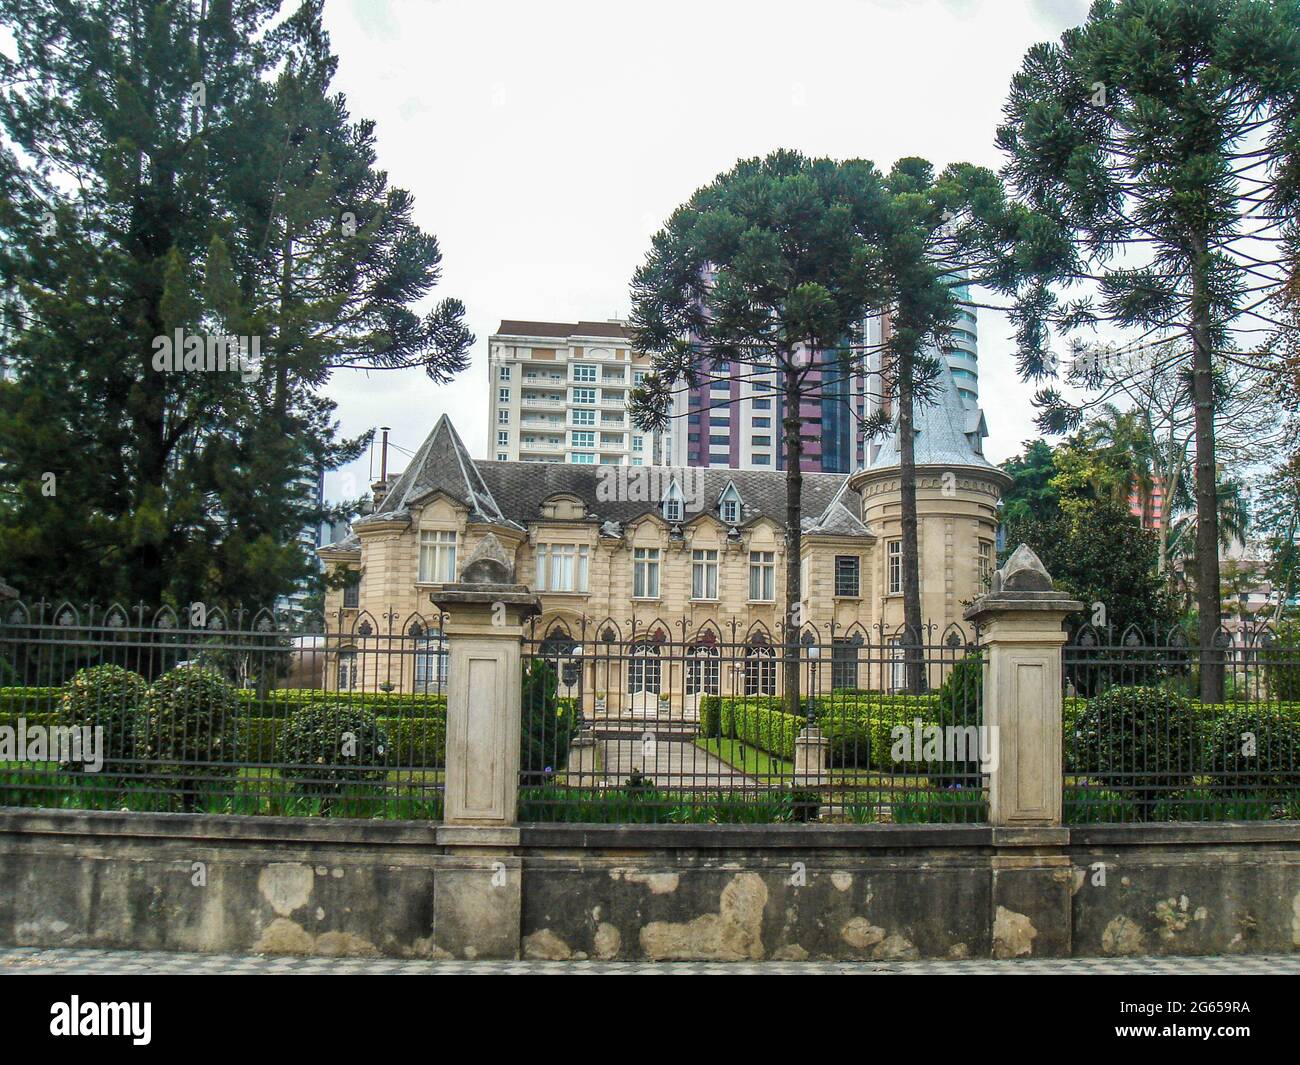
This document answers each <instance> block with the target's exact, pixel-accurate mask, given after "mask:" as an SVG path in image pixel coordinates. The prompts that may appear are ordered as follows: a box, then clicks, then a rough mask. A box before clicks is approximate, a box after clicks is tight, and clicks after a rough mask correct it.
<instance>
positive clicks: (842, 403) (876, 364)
mask: <svg viewBox="0 0 1300 1065" xmlns="http://www.w3.org/2000/svg"><path fill="white" fill-rule="evenodd" d="M887 328H888V320H887V319H885V318H883V317H882V316H879V315H877V316H873V317H870V318H867V319H864V320H863V321H862V322H861V323H860V324H859V326H858V327H857V328H856V329H855V330H854V332H853V335H852V336H848V337H845V338H844V352H845V356H846V358H845V360H844V361H843V363H838V364H837V363H836V362H835V360H834V358H833V357H821V356H819V357H818V358H817V360H816V364H817V366H818V367H820V368H818V369H813V370H810V371H809V373H808V377H807V378H806V382H805V386H804V391H805V393H806V397H805V398H804V399H802V400H801V401H800V406H799V411H800V416H801V418H802V421H803V435H804V455H803V464H802V465H803V469H804V470H805V471H806V472H809V473H851V472H853V471H854V470H856V469H859V468H860V467H861V466H862V465H863V464H864V462H865V461H866V458H867V455H866V453H865V447H866V445H865V442H864V441H863V440H862V439H861V435H860V433H859V427H860V425H861V421H862V418H863V417H864V416H865V415H866V414H867V413H869V412H870V411H871V410H874V409H875V407H876V406H878V405H879V392H878V389H877V393H876V395H875V396H873V395H872V394H871V391H870V385H871V383H872V381H873V379H874V380H877V381H878V378H879V370H880V365H881V357H880V353H879V351H880V346H881V344H882V343H883V342H884V340H885V338H886V337H887V336H888V333H887V332H886V330H887ZM873 371H874V373H875V375H876V376H875V378H873ZM712 376H713V378H714V379H713V380H706V381H704V382H702V383H701V384H700V385H699V386H698V387H697V388H694V389H689V390H684V391H682V392H680V393H678V394H677V395H676V396H675V397H674V407H673V414H674V417H673V423H672V426H671V428H670V429H669V431H668V432H667V434H665V435H666V437H667V439H666V451H667V454H668V456H669V457H668V458H666V459H665V461H670V462H672V463H673V464H675V465H683V466H719V467H720V466H730V467H733V468H735V469H743V470H781V469H784V468H785V457H784V456H785V448H784V442H783V440H782V428H781V423H782V420H783V418H784V415H785V397H784V396H783V395H782V393H781V378H780V375H779V374H777V373H776V372H771V373H756V372H755V368H754V367H753V366H751V365H745V366H740V367H737V368H736V370H735V371H733V370H732V368H731V367H730V366H727V365H726V364H725V363H723V364H719V366H718V367H717V368H716V372H715V373H714V374H713V375H712Z"/></svg>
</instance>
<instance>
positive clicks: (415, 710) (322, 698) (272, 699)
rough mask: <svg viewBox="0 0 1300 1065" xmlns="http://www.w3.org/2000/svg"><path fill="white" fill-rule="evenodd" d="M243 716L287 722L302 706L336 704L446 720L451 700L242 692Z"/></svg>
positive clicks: (299, 690) (318, 690) (314, 691)
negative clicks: (284, 719)
mask: <svg viewBox="0 0 1300 1065" xmlns="http://www.w3.org/2000/svg"><path fill="white" fill-rule="evenodd" d="M238 694H239V704H240V710H241V713H243V714H246V715H248V716H250V717H279V718H287V717H288V716H289V715H290V714H292V713H293V712H294V710H296V709H297V708H298V707H300V706H306V705H308V704H309V703H332V704H334V705H336V706H340V705H342V706H363V707H367V708H368V709H370V710H373V711H374V712H375V713H376V714H377V715H379V716H380V717H383V716H406V715H408V714H409V715H411V716H416V717H436V716H441V717H446V714H447V697H446V696H445V695H435V694H427V693H413V692H382V691H381V692H359V691H344V692H333V691H326V690H324V689H321V688H274V689H272V690H271V691H268V692H259V691H257V690H256V689H253V688H241V689H239V693H238Z"/></svg>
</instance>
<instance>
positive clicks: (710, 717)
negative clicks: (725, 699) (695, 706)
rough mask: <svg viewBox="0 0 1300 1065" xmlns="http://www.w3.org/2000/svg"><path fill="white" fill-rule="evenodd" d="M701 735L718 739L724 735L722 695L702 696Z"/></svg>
mask: <svg viewBox="0 0 1300 1065" xmlns="http://www.w3.org/2000/svg"><path fill="white" fill-rule="evenodd" d="M700 735H701V736H703V737H704V738H705V739H717V738H718V737H719V736H721V735H722V697H721V696H720V695H702V696H700Z"/></svg>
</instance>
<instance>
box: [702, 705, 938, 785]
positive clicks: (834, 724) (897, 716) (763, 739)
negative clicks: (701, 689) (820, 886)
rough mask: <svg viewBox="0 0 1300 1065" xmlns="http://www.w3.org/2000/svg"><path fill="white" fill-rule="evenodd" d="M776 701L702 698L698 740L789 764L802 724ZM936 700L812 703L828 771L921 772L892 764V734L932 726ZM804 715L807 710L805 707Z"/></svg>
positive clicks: (908, 764)
mask: <svg viewBox="0 0 1300 1065" xmlns="http://www.w3.org/2000/svg"><path fill="white" fill-rule="evenodd" d="M783 706H784V703H783V702H782V700H781V699H780V698H779V697H777V696H745V697H740V698H734V699H733V698H723V697H721V696H717V695H706V696H703V697H702V698H701V700H700V707H699V712H700V734H701V735H703V736H705V737H708V738H716V737H721V738H723V739H737V740H741V741H743V742H744V743H747V744H750V745H751V746H753V747H757V748H758V749H759V750H762V751H766V752H767V753H769V754H774V755H777V756H778V757H780V758H784V759H787V760H792V759H793V758H794V741H795V738H796V737H797V736H798V735H799V732H800V730H801V729H802V728H803V726H804V723H805V721H806V720H807V717H806V713H805V714H800V715H798V716H796V715H794V714H788V713H785V712H784V710H783V709H782V707H783ZM936 706H937V697H936V696H901V695H900V696H893V695H879V694H875V693H864V694H860V695H856V696H854V697H852V698H850V697H848V696H847V695H846V696H845V697H843V698H837V699H836V700H834V701H833V702H832V701H830V700H827V701H824V702H819V701H814V713H815V721H816V723H817V726H818V727H819V728H820V729H821V730H822V732H823V733H824V734H825V736H826V738H827V739H828V740H829V741H830V759H831V765H833V766H837V767H853V766H857V767H862V768H866V767H868V766H870V767H874V768H877V769H881V770H904V769H917V768H920V763H919V762H917V761H916V760H909V761H904V762H895V761H894V760H893V758H892V757H891V749H892V747H893V737H892V730H893V729H894V728H895V727H896V726H904V727H907V728H911V727H912V725H913V723H914V722H915V720H916V719H917V718H918V717H919V718H920V719H921V721H922V724H923V725H929V724H933V723H934V711H935V708H936ZM804 709H805V711H806V709H807V707H806V706H805V707H804Z"/></svg>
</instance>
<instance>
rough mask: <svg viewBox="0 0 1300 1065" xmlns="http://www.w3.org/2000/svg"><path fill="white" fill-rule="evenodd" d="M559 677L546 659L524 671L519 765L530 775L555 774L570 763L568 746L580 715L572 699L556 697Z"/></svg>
mask: <svg viewBox="0 0 1300 1065" xmlns="http://www.w3.org/2000/svg"><path fill="white" fill-rule="evenodd" d="M558 686H559V677H558V675H557V673H556V671H555V667H554V666H553V665H552V664H551V663H550V662H547V661H546V660H545V659H541V658H534V659H532V660H531V661H530V662H529V663H528V665H527V666H526V667H525V669H524V678H523V690H522V694H521V699H522V704H521V707H520V711H521V712H520V726H521V732H522V736H521V745H520V752H519V765H520V767H521V768H522V769H523V770H524V771H525V772H529V773H541V772H545V771H547V770H549V771H550V772H553V773H558V772H559V771H560V770H561V769H563V768H564V767H565V766H566V765H567V764H568V761H569V744H570V742H571V741H572V739H573V736H574V734H575V733H576V732H577V731H578V727H579V724H580V720H581V712H580V711H579V709H578V707H577V704H576V703H575V702H574V701H573V700H572V699H560V698H559V696H558V695H557V690H558Z"/></svg>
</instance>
